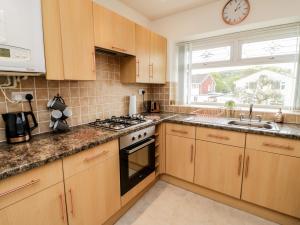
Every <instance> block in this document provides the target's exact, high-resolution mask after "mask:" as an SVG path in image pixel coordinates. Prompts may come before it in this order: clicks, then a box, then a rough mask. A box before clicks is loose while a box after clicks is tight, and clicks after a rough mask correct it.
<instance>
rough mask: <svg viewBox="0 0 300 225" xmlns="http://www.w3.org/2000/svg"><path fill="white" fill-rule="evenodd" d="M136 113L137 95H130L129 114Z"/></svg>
mask: <svg viewBox="0 0 300 225" xmlns="http://www.w3.org/2000/svg"><path fill="white" fill-rule="evenodd" d="M134 114H136V96H135V95H131V96H130V97H129V116H132V115H134Z"/></svg>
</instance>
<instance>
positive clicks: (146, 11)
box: [119, 0, 218, 20]
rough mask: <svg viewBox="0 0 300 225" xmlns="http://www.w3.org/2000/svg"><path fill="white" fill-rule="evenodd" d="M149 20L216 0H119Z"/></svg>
mask: <svg viewBox="0 0 300 225" xmlns="http://www.w3.org/2000/svg"><path fill="white" fill-rule="evenodd" d="M119 1H121V2H123V3H124V4H126V5H127V6H129V7H131V8H133V9H135V10H136V11H138V12H140V13H141V14H143V15H144V16H146V17H147V18H148V19H150V20H155V19H159V18H162V17H165V16H168V15H171V14H175V13H178V12H181V11H185V10H188V9H192V8H194V7H198V6H202V5H205V4H208V3H211V2H216V1H218V0H150V1H149V0H148V1H145V0H119Z"/></svg>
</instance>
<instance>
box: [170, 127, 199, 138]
mask: <svg viewBox="0 0 300 225" xmlns="http://www.w3.org/2000/svg"><path fill="white" fill-rule="evenodd" d="M166 133H167V134H170V135H175V136H180V137H186V138H193V139H195V133H196V128H195V127H193V126H187V125H181V124H171V123H168V124H167V126H166Z"/></svg>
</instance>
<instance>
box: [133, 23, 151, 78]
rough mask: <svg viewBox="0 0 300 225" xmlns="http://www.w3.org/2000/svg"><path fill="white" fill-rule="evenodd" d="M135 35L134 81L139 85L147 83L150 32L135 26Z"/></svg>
mask: <svg viewBox="0 0 300 225" xmlns="http://www.w3.org/2000/svg"><path fill="white" fill-rule="evenodd" d="M135 34H136V35H135V40H136V80H137V82H139V83H149V75H150V73H149V72H150V71H149V70H150V64H149V62H150V61H149V60H150V58H149V57H150V31H149V30H148V29H146V28H144V27H142V26H140V25H137V24H136V27H135Z"/></svg>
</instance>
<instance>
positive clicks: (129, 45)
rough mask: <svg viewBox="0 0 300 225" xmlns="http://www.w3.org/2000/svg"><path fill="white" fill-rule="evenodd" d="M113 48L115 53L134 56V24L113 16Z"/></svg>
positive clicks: (115, 15) (118, 16) (116, 15)
mask: <svg viewBox="0 0 300 225" xmlns="http://www.w3.org/2000/svg"><path fill="white" fill-rule="evenodd" d="M113 37H114V38H113V46H112V49H113V50H114V51H117V52H123V53H126V54H129V55H135V24H134V23H133V22H131V21H130V20H128V19H126V18H124V17H122V16H120V15H118V14H115V13H114V15H113Z"/></svg>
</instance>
